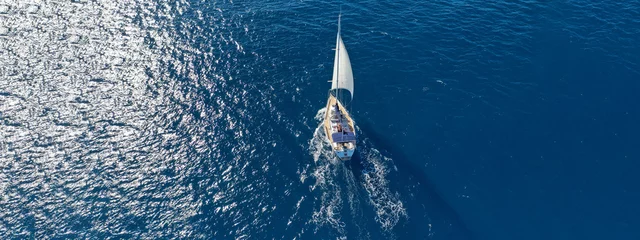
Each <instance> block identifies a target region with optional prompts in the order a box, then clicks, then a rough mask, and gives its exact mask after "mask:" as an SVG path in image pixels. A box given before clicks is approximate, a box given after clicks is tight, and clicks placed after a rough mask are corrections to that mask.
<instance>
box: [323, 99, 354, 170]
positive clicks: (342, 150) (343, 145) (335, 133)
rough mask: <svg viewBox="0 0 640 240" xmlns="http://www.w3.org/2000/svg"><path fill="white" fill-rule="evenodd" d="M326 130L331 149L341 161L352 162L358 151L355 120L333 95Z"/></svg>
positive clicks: (325, 120)
mask: <svg viewBox="0 0 640 240" xmlns="http://www.w3.org/2000/svg"><path fill="white" fill-rule="evenodd" d="M326 109H327V110H326V112H325V118H324V129H325V133H326V135H327V139H328V140H329V143H330V144H331V149H332V150H333V152H334V153H335V154H336V156H337V157H338V158H339V159H340V160H351V157H352V156H353V154H354V153H355V151H356V132H355V127H354V123H353V119H351V116H350V115H349V112H348V111H347V110H346V108H344V106H342V104H341V103H340V102H339V101H338V100H337V99H336V98H335V97H333V96H332V95H330V96H329V100H328V101H327V108H326Z"/></svg>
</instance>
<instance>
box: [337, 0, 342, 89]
mask: <svg viewBox="0 0 640 240" xmlns="http://www.w3.org/2000/svg"><path fill="white" fill-rule="evenodd" d="M341 18H342V8H340V14H338V36H337V37H336V52H337V54H336V56H337V58H338V61H337V62H338V65H337V67H336V69H337V71H336V84H337V86H340V80H339V79H340V20H341ZM336 98H337V100H338V101H340V89H336Z"/></svg>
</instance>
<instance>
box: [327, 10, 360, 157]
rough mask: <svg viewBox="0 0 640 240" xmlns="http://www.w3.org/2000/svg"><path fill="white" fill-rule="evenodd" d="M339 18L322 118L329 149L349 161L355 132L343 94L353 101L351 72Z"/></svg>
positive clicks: (354, 147) (353, 150) (354, 143)
mask: <svg viewBox="0 0 640 240" xmlns="http://www.w3.org/2000/svg"><path fill="white" fill-rule="evenodd" d="M340 18H341V16H338V36H337V38H336V49H335V50H336V54H335V59H334V61H333V78H332V79H331V89H330V90H329V99H328V100H327V107H326V112H325V118H324V130H325V132H326V135H327V138H328V140H329V143H331V148H332V149H333V152H335V153H336V156H337V157H338V158H339V159H340V160H350V159H351V157H352V156H353V153H354V152H355V150H356V131H355V125H354V123H353V119H351V116H350V115H349V111H348V110H347V108H346V107H345V100H344V99H345V98H344V97H345V94H347V95H348V97H349V99H353V71H352V70H351V62H350V61H349V54H348V53H347V49H346V48H345V47H344V43H343V42H342V37H341V36H340ZM345 91H346V93H345Z"/></svg>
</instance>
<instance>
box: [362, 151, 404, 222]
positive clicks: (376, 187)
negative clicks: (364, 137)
mask: <svg viewBox="0 0 640 240" xmlns="http://www.w3.org/2000/svg"><path fill="white" fill-rule="evenodd" d="M363 145H365V146H366V145H369V144H368V143H367V142H364V144H363ZM360 157H361V159H363V161H367V162H368V163H369V164H371V166H372V169H370V170H369V171H367V172H366V173H365V174H363V175H362V185H363V187H364V188H365V190H366V191H367V193H368V194H369V203H371V205H373V207H374V209H375V211H376V221H377V222H378V223H379V224H380V226H381V227H382V229H383V230H385V231H388V230H391V229H392V228H393V227H394V226H396V224H398V221H400V219H401V218H406V217H407V211H406V209H405V208H404V204H403V203H402V201H400V195H399V194H398V192H392V191H391V190H390V189H389V182H388V180H387V178H386V176H387V174H388V173H389V168H390V167H394V166H393V160H392V159H391V158H388V157H385V156H383V155H382V154H381V153H380V151H378V150H377V149H375V148H368V149H362V148H361V150H360ZM394 169H395V167H394Z"/></svg>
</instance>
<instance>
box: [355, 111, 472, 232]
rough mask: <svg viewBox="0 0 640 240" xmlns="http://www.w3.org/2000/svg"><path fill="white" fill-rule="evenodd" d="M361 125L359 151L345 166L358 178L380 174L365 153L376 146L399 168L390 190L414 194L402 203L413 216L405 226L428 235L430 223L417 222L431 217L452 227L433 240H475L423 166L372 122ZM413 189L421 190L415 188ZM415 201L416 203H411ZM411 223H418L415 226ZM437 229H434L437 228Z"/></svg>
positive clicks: (431, 220) (447, 227)
mask: <svg viewBox="0 0 640 240" xmlns="http://www.w3.org/2000/svg"><path fill="white" fill-rule="evenodd" d="M357 125H358V128H359V131H358V139H359V141H358V147H357V148H358V150H357V151H356V154H354V156H353V158H352V159H351V161H349V162H345V166H346V167H347V168H348V169H349V170H350V171H352V173H353V175H354V177H356V179H362V177H363V175H365V174H375V173H376V167H375V164H374V163H373V161H372V160H371V159H367V158H368V157H367V156H368V154H362V151H367V149H366V148H373V147H375V148H376V150H377V151H379V152H380V155H382V156H385V157H388V158H391V159H393V161H392V162H393V163H392V165H393V166H392V167H393V168H395V171H391V172H390V174H389V176H388V178H389V181H390V182H391V181H396V182H395V183H391V184H390V187H392V188H395V189H393V191H394V192H395V191H398V192H399V193H401V195H409V194H410V195H411V196H412V197H411V198H409V196H403V197H402V201H403V202H406V208H407V212H409V213H411V214H409V221H408V222H407V224H404V227H405V228H408V229H412V228H415V229H413V230H412V231H415V232H422V233H424V232H425V229H426V228H425V226H424V225H426V224H424V223H423V222H420V221H417V219H416V218H419V217H423V216H427V218H428V221H430V222H433V223H434V224H433V225H436V224H437V223H446V225H448V226H444V227H443V228H444V229H445V231H444V232H446V233H443V232H442V231H435V230H434V232H437V234H436V235H439V236H440V237H435V238H432V239H441V238H442V237H444V238H445V239H460V240H463V239H474V237H473V234H472V232H471V231H470V230H469V229H468V228H467V226H466V225H465V223H464V221H463V219H462V218H461V217H460V215H459V214H458V212H457V211H456V209H455V208H453V206H451V204H449V203H448V202H447V201H446V199H445V198H443V197H442V194H441V193H440V192H439V190H438V188H437V187H436V186H435V185H434V184H433V182H432V181H430V180H429V178H428V176H427V175H426V173H425V172H423V171H422V169H423V168H422V167H420V166H418V165H416V164H415V163H414V162H412V161H411V160H409V158H408V157H407V156H406V155H405V154H404V153H403V152H402V151H401V148H400V147H398V146H397V145H395V144H394V143H392V142H390V141H388V140H387V139H385V138H384V137H382V135H380V134H378V133H377V132H376V131H375V128H374V127H373V126H372V125H371V123H370V122H368V121H366V120H360V121H358V122H357ZM363 140H364V141H363ZM392 172H395V173H392ZM411 186H417V187H415V188H412V187H411ZM403 193H404V194H403ZM411 200H413V202H407V201H411ZM419 206H422V209H415V208H416V207H419ZM411 220H416V221H413V223H412V221H411ZM436 227H437V226H434V228H436ZM430 228H431V224H429V231H431V229H430ZM408 229H407V230H408ZM418 235H420V234H418ZM443 235H446V236H443ZM416 237H417V236H416ZM425 237H426V236H425ZM430 238H431V237H430Z"/></svg>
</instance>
